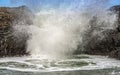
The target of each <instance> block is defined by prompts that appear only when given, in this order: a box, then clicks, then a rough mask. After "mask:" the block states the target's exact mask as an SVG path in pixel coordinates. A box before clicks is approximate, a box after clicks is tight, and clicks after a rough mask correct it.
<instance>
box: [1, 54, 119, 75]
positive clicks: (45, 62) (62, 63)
mask: <svg viewBox="0 0 120 75" xmlns="http://www.w3.org/2000/svg"><path fill="white" fill-rule="evenodd" d="M43 57H44V58H33V57H15V58H1V59H0V74H9V75H22V74H23V75H26V74H30V75H37V74H38V75H39V74H43V75H58V74H60V75H80V74H82V75H86V74H87V75H119V74H120V72H119V70H120V68H119V67H120V61H118V60H115V59H109V58H108V57H105V56H90V55H73V56H71V57H66V58H64V59H46V56H43ZM92 71H93V72H92ZM50 72H51V73H52V74H51V73H50ZM59 72H61V73H59Z"/></svg>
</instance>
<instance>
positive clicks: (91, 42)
mask: <svg viewBox="0 0 120 75" xmlns="http://www.w3.org/2000/svg"><path fill="white" fill-rule="evenodd" d="M110 11H111V12H112V13H114V14H116V15H117V19H116V25H117V27H116V29H115V30H112V29H107V30H104V31H102V29H100V27H96V26H95V25H96V20H97V18H96V17H93V20H91V22H90V25H91V28H90V29H89V30H88V31H87V32H86V33H85V35H84V37H85V38H84V39H83V41H85V44H84V48H85V49H84V50H85V53H87V54H93V55H96V54H97V55H108V56H110V57H113V58H117V59H120V5H118V6H113V7H111V8H110ZM92 25H93V26H92ZM96 30H99V31H102V32H101V33H100V34H101V35H103V36H104V37H103V38H102V39H100V38H101V36H99V35H100V34H97V35H96V36H92V33H93V32H94V31H96Z"/></svg>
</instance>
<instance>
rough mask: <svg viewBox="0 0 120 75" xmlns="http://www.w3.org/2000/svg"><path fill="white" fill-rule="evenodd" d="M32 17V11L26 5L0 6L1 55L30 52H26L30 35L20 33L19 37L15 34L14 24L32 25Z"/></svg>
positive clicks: (18, 54) (17, 54)
mask: <svg viewBox="0 0 120 75" xmlns="http://www.w3.org/2000/svg"><path fill="white" fill-rule="evenodd" d="M32 17H33V15H32V12H31V11H30V10H29V9H28V8H27V7H26V6H21V7H13V8H9V7H0V57H4V56H21V55H26V54H28V53H27V52H26V41H27V38H28V35H26V34H19V35H20V37H19V38H18V37H16V36H14V35H13V33H14V30H13V26H15V25H18V24H19V25H22V24H24V25H25V24H26V25H30V24H32ZM23 36H24V37H23ZM20 39H22V40H20Z"/></svg>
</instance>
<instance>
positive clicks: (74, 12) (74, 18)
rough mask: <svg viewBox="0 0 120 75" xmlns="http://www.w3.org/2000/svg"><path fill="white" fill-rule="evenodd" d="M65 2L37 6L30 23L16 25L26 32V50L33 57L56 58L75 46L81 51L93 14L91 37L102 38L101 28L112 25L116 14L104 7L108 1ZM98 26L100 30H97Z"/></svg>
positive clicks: (71, 51) (74, 48)
mask: <svg viewBox="0 0 120 75" xmlns="http://www.w3.org/2000/svg"><path fill="white" fill-rule="evenodd" d="M90 1H91V0H90ZM76 3H77V4H76ZM81 3H82V4H81ZM65 4H66V3H65V2H64V1H63V2H62V3H61V4H59V7H58V8H51V7H43V8H42V9H41V8H40V9H41V10H39V9H38V10H39V12H37V13H35V18H33V22H34V23H33V25H30V26H25V25H24V26H20V25H18V28H19V26H20V27H21V28H22V29H23V30H24V31H23V32H27V34H28V35H29V39H28V41H27V52H29V53H30V54H31V55H32V56H33V57H43V55H45V56H46V57H47V58H48V57H50V56H52V57H56V58H57V57H64V56H68V55H71V54H73V53H74V52H75V51H76V50H77V49H78V47H80V49H79V50H80V51H82V50H84V47H85V45H86V44H85V42H86V41H89V40H83V38H86V37H83V35H84V34H85V33H86V31H87V30H89V29H91V26H92V25H91V24H90V21H91V20H92V19H93V17H97V21H96V23H95V27H96V30H95V31H94V32H92V34H91V35H92V36H93V37H94V36H98V35H99V38H100V40H102V39H103V37H104V35H103V34H102V31H105V30H107V29H114V28H115V25H114V23H115V20H116V17H115V15H113V14H112V15H110V14H109V11H107V10H106V7H105V6H106V4H107V1H103V0H102V1H100V0H99V1H97V0H95V1H93V2H87V1H83V0H80V1H77V0H71V2H70V5H69V6H65ZM44 6H45V5H44ZM46 6H47V5H46ZM44 8H46V9H44ZM14 28H17V27H14ZM99 28H102V29H101V30H97V29H99ZM16 30H17V29H16ZM18 30H19V29H18ZM19 31H21V30H19ZM87 38H89V37H87ZM97 40H99V39H97Z"/></svg>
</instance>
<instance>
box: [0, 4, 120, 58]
mask: <svg viewBox="0 0 120 75" xmlns="http://www.w3.org/2000/svg"><path fill="white" fill-rule="evenodd" d="M109 10H110V11H112V12H113V13H115V14H117V21H116V24H117V27H116V29H115V30H106V31H104V32H103V34H105V35H106V36H105V38H104V39H103V40H101V41H96V40H95V39H96V38H97V37H92V36H91V35H90V34H89V35H88V34H86V35H85V36H86V37H88V36H89V37H91V38H90V39H88V40H89V41H88V42H87V43H86V46H85V49H86V51H85V52H84V53H86V54H92V55H108V56H109V57H112V58H117V59H120V5H118V6H113V7H111V8H110V9H109ZM30 15H33V14H32V12H31V11H30V10H29V9H28V8H27V7H26V6H20V7H13V8H9V7H0V57H6V56H22V55H28V54H29V53H28V52H26V42H27V39H28V37H29V36H27V35H26V36H24V34H20V37H19V38H18V37H16V36H14V35H13V34H12V33H13V32H14V31H13V28H12V27H13V26H14V25H18V24H19V25H23V24H24V25H31V24H32V19H31V16H30ZM89 32H91V30H89ZM23 36H24V37H23ZM19 39H22V40H19ZM18 40H19V41H18Z"/></svg>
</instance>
